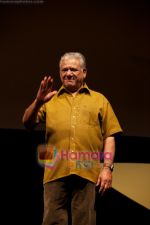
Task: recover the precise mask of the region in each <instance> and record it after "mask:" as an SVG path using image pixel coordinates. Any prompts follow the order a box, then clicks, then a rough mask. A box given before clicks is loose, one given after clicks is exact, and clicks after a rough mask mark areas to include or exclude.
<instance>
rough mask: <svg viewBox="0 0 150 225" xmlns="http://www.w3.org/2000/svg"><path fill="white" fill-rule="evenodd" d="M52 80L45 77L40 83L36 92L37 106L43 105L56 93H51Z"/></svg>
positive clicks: (49, 77)
mask: <svg viewBox="0 0 150 225" xmlns="http://www.w3.org/2000/svg"><path fill="white" fill-rule="evenodd" d="M52 84H53V78H51V76H48V77H47V76H45V77H44V79H43V80H42V81H41V84H40V88H39V90H38V93H37V96H36V100H37V102H38V103H39V104H44V103H45V102H47V101H49V100H50V99H51V98H52V97H53V96H54V95H55V94H56V93H57V91H52Z"/></svg>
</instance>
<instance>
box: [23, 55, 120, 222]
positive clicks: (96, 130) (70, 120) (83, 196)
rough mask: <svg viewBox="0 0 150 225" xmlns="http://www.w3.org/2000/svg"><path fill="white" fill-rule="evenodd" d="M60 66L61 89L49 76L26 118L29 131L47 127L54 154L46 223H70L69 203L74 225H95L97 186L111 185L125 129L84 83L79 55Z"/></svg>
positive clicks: (105, 102) (47, 174)
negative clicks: (42, 124) (118, 138)
mask: <svg viewBox="0 0 150 225" xmlns="http://www.w3.org/2000/svg"><path fill="white" fill-rule="evenodd" d="M59 67H60V79H61V81H62V86H61V87H60V89H59V90H58V91H53V90H52V83H53V78H52V77H50V76H49V77H47V76H45V77H44V79H43V80H42V81H41V84H40V88H39V90H38V93H37V96H36V98H35V100H34V101H33V103H32V104H31V105H30V106H29V107H28V108H27V109H26V110H25V113H24V115H23V123H24V125H25V127H26V128H29V129H30V128H33V127H34V126H35V125H36V124H38V123H40V122H45V123H46V146H51V147H49V148H48V147H47V148H46V149H47V151H49V149H50V151H51V153H52V151H54V150H55V154H54V155H55V157H50V158H48V157H47V158H46V159H45V161H44V162H45V170H44V179H43V183H44V216H43V225H54V224H59V225H67V224H68V205H69V204H70V206H71V219H72V225H78V224H80V225H95V224H96V215H95V192H96V187H97V188H98V190H99V192H101V193H104V192H105V191H106V190H107V189H109V188H110V187H111V185H112V170H113V160H114V156H115V137H114V135H116V134H117V133H120V132H122V129H121V127H120V125H119V122H118V120H117V118H116V115H115V113H114V111H113V109H112V107H111V105H110V103H109V101H108V100H107V99H106V97H105V96H104V95H102V94H101V93H98V92H96V91H93V90H91V89H89V87H88V86H87V84H86V83H85V78H86V75H87V69H86V60H85V57H84V56H83V55H82V54H81V53H79V52H69V53H65V54H64V55H63V56H62V57H61V59H60V62H59ZM102 151H103V153H104V154H103V156H104V159H103V160H104V163H103V166H101V164H100V157H99V156H101V154H100V153H102ZM47 156H48V155H47ZM51 156H52V154H51ZM56 156H58V157H56ZM52 160H53V163H52ZM48 162H51V163H48ZM51 165H52V166H51Z"/></svg>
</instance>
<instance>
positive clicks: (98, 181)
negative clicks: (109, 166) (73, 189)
mask: <svg viewBox="0 0 150 225" xmlns="http://www.w3.org/2000/svg"><path fill="white" fill-rule="evenodd" d="M100 182H101V179H100V177H98V180H97V183H96V186H99V185H100Z"/></svg>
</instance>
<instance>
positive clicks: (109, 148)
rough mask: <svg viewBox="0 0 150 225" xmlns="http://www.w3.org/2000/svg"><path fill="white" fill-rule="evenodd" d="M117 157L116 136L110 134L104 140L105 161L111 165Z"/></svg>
mask: <svg viewBox="0 0 150 225" xmlns="http://www.w3.org/2000/svg"><path fill="white" fill-rule="evenodd" d="M114 157H115V138H114V137H112V136H110V137H107V138H106V139H105V141H104V163H105V164H108V165H111V164H112V163H113V161H114Z"/></svg>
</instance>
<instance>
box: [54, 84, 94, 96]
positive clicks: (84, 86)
mask: <svg viewBox="0 0 150 225" xmlns="http://www.w3.org/2000/svg"><path fill="white" fill-rule="evenodd" d="M64 92H66V93H69V92H68V91H67V89H66V88H65V87H64V86H63V85H62V86H61V87H60V89H59V90H58V92H57V95H58V96H59V95H61V94H63V93H64ZM90 92H91V91H90V89H89V87H88V86H87V84H86V83H84V84H83V85H82V87H81V88H80V90H79V93H80V94H81V93H87V94H91V93H90Z"/></svg>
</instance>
